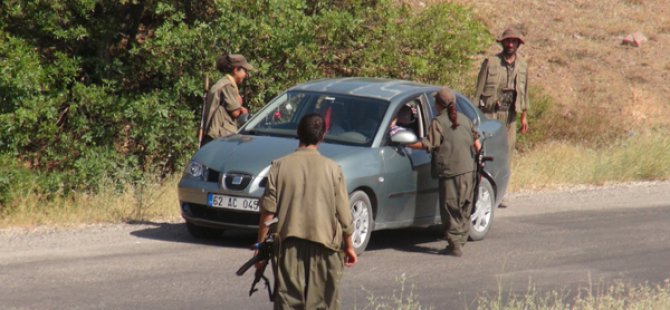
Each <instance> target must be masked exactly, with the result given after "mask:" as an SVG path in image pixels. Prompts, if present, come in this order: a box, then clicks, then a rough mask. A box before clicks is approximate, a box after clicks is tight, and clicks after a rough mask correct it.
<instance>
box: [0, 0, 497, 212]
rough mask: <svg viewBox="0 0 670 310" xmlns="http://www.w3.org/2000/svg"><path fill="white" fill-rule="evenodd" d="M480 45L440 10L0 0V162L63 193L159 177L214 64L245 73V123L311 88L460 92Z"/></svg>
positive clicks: (303, 2)
mask: <svg viewBox="0 0 670 310" xmlns="http://www.w3.org/2000/svg"><path fill="white" fill-rule="evenodd" d="M489 39H490V37H489V34H488V32H487V31H486V30H485V28H484V27H483V26H482V25H481V24H480V23H479V22H477V21H476V20H474V19H473V17H472V13H471V12H470V11H469V10H468V9H464V8H462V7H459V6H456V5H453V4H441V5H433V6H430V7H428V8H426V9H424V10H422V11H413V10H411V9H410V8H408V7H405V6H402V5H398V4H397V2H396V1H392V0H330V1H327V0H282V1H278V0H249V1H235V0H205V1H184V0H148V1H136V0H68V1H48V0H5V1H3V2H2V3H1V4H0V70H2V74H0V132H1V133H2V136H0V155H1V156H0V157H1V158H4V159H3V160H5V161H6V160H11V161H12V162H13V164H12V165H14V166H16V167H19V168H17V169H30V170H32V171H35V172H36V173H41V174H45V175H48V177H46V178H50V179H51V180H52V181H50V182H52V183H53V182H54V181H53V180H56V181H55V183H57V184H58V187H59V188H64V189H65V190H71V189H89V190H90V189H93V190H95V189H96V187H97V186H99V184H101V183H100V182H99V181H100V179H101V178H102V177H111V178H113V179H116V180H128V179H131V180H138V179H139V178H141V177H142V175H144V174H147V173H152V174H155V173H159V174H161V175H166V174H169V173H172V172H174V171H175V169H178V168H179V164H180V163H183V162H184V160H185V159H187V158H188V157H189V156H190V155H191V154H192V153H193V152H194V151H195V149H196V147H197V142H196V129H197V126H198V125H199V115H200V108H201V104H202V98H201V96H202V94H203V92H204V90H203V84H204V83H203V80H204V77H205V76H209V77H210V78H211V79H213V80H215V79H217V78H220V74H219V73H218V72H216V70H215V68H214V62H215V60H216V58H217V57H218V56H219V55H220V54H221V53H224V52H231V53H242V54H244V55H245V56H247V59H249V60H250V61H251V62H252V64H254V65H255V66H256V67H257V70H256V71H253V72H252V73H251V77H250V78H249V79H248V80H247V84H246V85H244V86H243V87H242V90H243V92H244V97H245V98H246V104H247V105H249V106H250V107H251V109H252V110H254V109H257V108H259V107H261V106H263V105H264V104H265V103H266V102H268V101H269V100H270V99H271V98H272V97H274V96H276V95H278V94H279V93H280V92H281V91H282V90H284V89H286V88H287V87H289V86H292V85H294V84H296V83H300V82H304V81H307V80H310V79H315V78H323V77H337V76H370V77H372V76H374V77H388V78H402V79H411V80H418V81H423V82H428V83H433V84H442V83H447V84H452V85H456V86H462V84H460V83H462V80H461V78H460V77H461V76H462V75H463V73H464V71H465V70H466V69H467V68H468V67H469V62H470V58H469V57H470V56H471V55H473V54H475V53H477V52H479V51H480V50H481V49H482V47H483V46H484V44H485V43H486V42H487V40H489ZM22 171H23V170H22ZM7 190H9V189H7ZM1 202H2V201H0V203H1Z"/></svg>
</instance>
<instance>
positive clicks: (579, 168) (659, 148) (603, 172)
mask: <svg viewBox="0 0 670 310" xmlns="http://www.w3.org/2000/svg"><path fill="white" fill-rule="evenodd" d="M668 154H670V132H667V131H664V132H656V133H646V134H642V135H636V136H633V137H629V138H626V139H624V140H622V141H621V142H617V143H612V144H611V145H609V146H607V147H602V148H589V147H586V146H583V145H578V144H575V143H568V142H550V143H546V144H543V145H539V146H537V147H535V149H534V150H533V151H532V152H526V153H523V154H521V155H520V156H517V157H515V158H514V159H513V163H512V171H513V172H512V180H511V184H510V187H509V191H510V192H514V191H518V190H521V189H525V190H533V189H555V188H559V187H563V186H566V185H573V186H574V185H578V184H595V185H603V184H607V183H621V182H632V181H638V180H664V179H670V156H669V155H668Z"/></svg>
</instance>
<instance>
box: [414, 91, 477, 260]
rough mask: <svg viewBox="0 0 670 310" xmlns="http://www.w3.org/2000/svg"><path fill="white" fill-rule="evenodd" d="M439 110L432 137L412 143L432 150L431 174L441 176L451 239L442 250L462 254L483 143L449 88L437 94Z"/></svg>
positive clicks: (446, 226) (444, 215)
mask: <svg viewBox="0 0 670 310" xmlns="http://www.w3.org/2000/svg"><path fill="white" fill-rule="evenodd" d="M435 110H437V113H438V115H437V117H435V118H434V119H433V120H432V121H431V123H430V129H429V130H428V136H427V137H426V138H423V139H422V140H421V141H419V142H417V143H414V144H411V145H408V146H409V147H411V148H415V149H425V150H427V151H428V152H431V153H432V158H431V173H432V175H433V177H434V178H437V179H439V192H440V196H439V203H440V217H441V218H442V225H443V226H444V230H445V233H444V235H445V238H446V239H447V242H448V245H447V247H446V248H445V249H444V250H443V251H442V253H444V254H448V255H453V256H456V257H459V256H461V255H463V247H464V246H465V243H466V242H467V241H468V236H469V232H470V213H471V212H472V207H473V199H474V187H475V186H474V185H475V178H476V177H477V173H476V166H475V154H476V153H477V152H479V151H480V149H481V143H480V141H479V134H478V133H477V131H476V130H475V126H474V125H473V124H472V122H471V121H470V119H469V118H467V116H465V115H464V114H462V113H460V112H458V111H457V108H456V97H454V93H453V92H452V91H451V89H449V88H448V87H446V86H445V87H442V89H440V91H439V92H437V94H435Z"/></svg>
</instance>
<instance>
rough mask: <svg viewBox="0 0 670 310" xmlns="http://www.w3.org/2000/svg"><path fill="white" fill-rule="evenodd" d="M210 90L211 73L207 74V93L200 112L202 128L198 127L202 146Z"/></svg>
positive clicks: (203, 98) (203, 97)
mask: <svg viewBox="0 0 670 310" xmlns="http://www.w3.org/2000/svg"><path fill="white" fill-rule="evenodd" d="M208 92H209V75H207V74H205V95H204V96H202V111H201V113H200V128H198V142H199V143H200V146H201V147H202V139H203V138H204V136H205V116H206V115H207V112H208V111H205V109H207V93H208Z"/></svg>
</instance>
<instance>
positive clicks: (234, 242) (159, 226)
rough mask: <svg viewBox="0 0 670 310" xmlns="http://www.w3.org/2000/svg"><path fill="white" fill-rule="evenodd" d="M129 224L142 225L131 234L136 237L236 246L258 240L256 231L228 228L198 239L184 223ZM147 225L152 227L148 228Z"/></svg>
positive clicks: (142, 222) (132, 223) (131, 223)
mask: <svg viewBox="0 0 670 310" xmlns="http://www.w3.org/2000/svg"><path fill="white" fill-rule="evenodd" d="M128 224H130V225H137V226H142V229H139V230H135V231H133V232H131V233H130V234H131V235H133V236H135V237H139V238H145V239H153V240H161V241H169V242H183V243H195V244H202V245H210V246H225V247H234V248H248V247H249V246H250V245H252V244H253V243H254V242H256V232H255V231H245V230H226V231H224V232H223V233H222V234H221V235H219V236H212V237H211V238H206V239H197V238H195V237H193V236H191V234H189V232H188V230H187V229H186V225H185V224H184V223H161V222H152V221H134V222H128ZM146 226H150V227H148V228H147V227H146Z"/></svg>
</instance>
